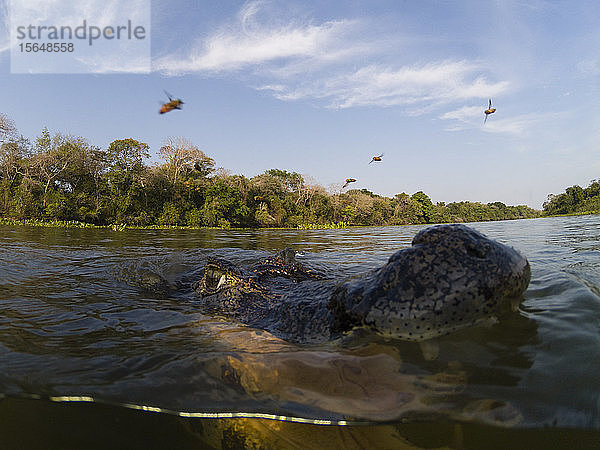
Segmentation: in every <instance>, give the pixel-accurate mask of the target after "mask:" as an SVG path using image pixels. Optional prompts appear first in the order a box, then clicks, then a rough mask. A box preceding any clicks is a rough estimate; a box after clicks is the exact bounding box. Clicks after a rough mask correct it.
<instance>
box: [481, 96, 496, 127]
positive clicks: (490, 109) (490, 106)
mask: <svg viewBox="0 0 600 450" xmlns="http://www.w3.org/2000/svg"><path fill="white" fill-rule="evenodd" d="M495 112H496V108H492V99H491V98H490V104H489V106H488V109H486V110H485V111H484V112H483V113H484V114H485V119H483V123H486V122H487V118H488V116H489V115H490V114H493V113H495Z"/></svg>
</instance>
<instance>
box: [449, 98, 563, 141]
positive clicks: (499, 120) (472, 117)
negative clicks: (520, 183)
mask: <svg viewBox="0 0 600 450" xmlns="http://www.w3.org/2000/svg"><path fill="white" fill-rule="evenodd" d="M485 107H486V105H480V106H463V107H461V108H458V109H456V110H453V111H449V112H447V113H444V114H442V115H441V116H440V119H442V120H448V121H450V125H448V126H447V127H446V131H462V130H470V129H474V128H481V130H482V131H484V132H487V133H503V134H512V135H525V134H530V133H533V132H535V131H536V130H537V128H536V127H537V126H538V125H539V124H540V123H542V122H543V123H552V122H554V121H556V120H561V119H564V117H565V115H566V114H565V113H562V112H553V113H542V114H533V113H532V114H519V115H515V116H513V117H506V118H503V117H498V116H496V115H494V116H490V117H489V118H488V120H487V122H486V123H485V125H484V118H485V116H484V114H483V111H484V109H485ZM496 114H497V113H496Z"/></svg>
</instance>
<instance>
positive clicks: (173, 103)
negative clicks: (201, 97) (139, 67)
mask: <svg viewBox="0 0 600 450" xmlns="http://www.w3.org/2000/svg"><path fill="white" fill-rule="evenodd" d="M165 94H167V97H169V101H168V102H167V103H164V104H163V105H162V106H161V107H160V110H159V111H158V113H159V114H164V113H168V112H169V111H173V110H174V109H181V105H183V100H181V99H180V98H173V97H171V95H170V94H169V93H168V92H167V91H165Z"/></svg>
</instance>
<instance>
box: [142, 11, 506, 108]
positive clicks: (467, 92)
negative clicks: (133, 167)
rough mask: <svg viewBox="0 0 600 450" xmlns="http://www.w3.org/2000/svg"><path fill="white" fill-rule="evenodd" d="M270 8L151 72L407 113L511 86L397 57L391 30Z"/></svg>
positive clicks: (478, 69)
mask: <svg viewBox="0 0 600 450" xmlns="http://www.w3.org/2000/svg"><path fill="white" fill-rule="evenodd" d="M271 6H272V5H271V4H270V3H268V2H264V1H254V2H250V3H247V4H246V6H245V7H244V8H242V9H241V10H240V12H239V13H238V15H237V17H236V19H235V20H234V21H233V22H232V23H229V24H227V25H225V26H223V27H221V28H220V29H219V30H217V31H216V32H214V33H213V34H212V35H210V36H209V37H208V38H206V39H204V40H199V41H197V42H196V43H195V45H194V46H193V47H192V48H190V49H187V50H183V51H180V52H179V53H178V54H172V55H168V56H165V57H161V58H158V59H157V60H155V61H154V69H155V70H158V71H160V72H162V73H164V74H166V75H182V74H189V73H199V74H205V75H211V74H213V75H214V74H221V75H223V74H225V73H237V74H238V76H240V77H242V78H245V81H247V82H248V84H250V85H251V86H253V87H254V88H256V89H259V90H264V91H269V92H271V93H272V95H273V96H275V97H276V98H278V99H281V100H283V101H297V100H308V101H313V102H317V103H318V104H320V105H321V106H325V107H330V108H351V107H359V106H381V107H388V106H403V107H406V109H407V113H409V114H422V113H424V112H425V111H430V110H431V109H435V108H439V107H440V106H442V105H445V104H448V103H451V102H456V101H464V100H468V99H473V98H478V99H483V98H487V97H488V96H490V95H496V94H498V93H500V92H503V91H505V90H506V89H507V88H508V87H509V83H508V82H507V81H496V80H493V79H489V78H488V77H489V73H488V71H487V70H486V69H485V67H484V65H483V64H482V63H478V62H474V61H466V60H453V59H448V60H438V61H431V62H423V59H422V58H420V62H413V61H409V60H408V57H406V56H405V57H404V58H402V57H400V56H397V55H398V52H397V49H398V48H402V47H403V39H405V37H400V36H394V34H393V33H392V32H391V31H389V30H381V31H380V32H381V33H382V34H385V39H383V38H381V39H379V40H378V38H377V37H376V34H373V33H372V32H369V31H368V30H367V28H368V27H367V26H366V23H364V22H361V21H359V20H353V19H339V20H334V21H326V22H322V23H314V22H312V21H310V20H305V21H304V22H299V21H298V19H297V18H293V17H289V18H288V19H287V20H286V19H285V18H284V17H285V14H283V15H277V16H276V18H275V19H273V17H274V15H273V14H269V8H270V7H271ZM279 12H280V11H279ZM365 20H366V19H365ZM382 41H385V42H386V45H381V44H382ZM390 48H394V49H395V50H396V52H395V56H391V55H390V54H391V53H394V52H390V51H389V50H390Z"/></svg>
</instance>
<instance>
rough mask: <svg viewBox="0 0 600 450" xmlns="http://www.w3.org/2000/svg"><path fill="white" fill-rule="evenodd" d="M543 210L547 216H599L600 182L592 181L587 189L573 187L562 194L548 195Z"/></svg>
mask: <svg viewBox="0 0 600 450" xmlns="http://www.w3.org/2000/svg"><path fill="white" fill-rule="evenodd" d="M543 208H544V215H548V216H560V215H568V214H600V180H592V181H591V183H590V185H589V186H588V187H587V188H582V187H581V186H577V185H575V186H571V187H568V188H567V189H566V190H565V192H564V193H562V194H558V195H555V194H550V195H549V196H548V200H547V201H546V202H545V203H544V205H543Z"/></svg>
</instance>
